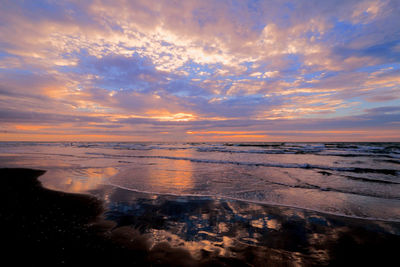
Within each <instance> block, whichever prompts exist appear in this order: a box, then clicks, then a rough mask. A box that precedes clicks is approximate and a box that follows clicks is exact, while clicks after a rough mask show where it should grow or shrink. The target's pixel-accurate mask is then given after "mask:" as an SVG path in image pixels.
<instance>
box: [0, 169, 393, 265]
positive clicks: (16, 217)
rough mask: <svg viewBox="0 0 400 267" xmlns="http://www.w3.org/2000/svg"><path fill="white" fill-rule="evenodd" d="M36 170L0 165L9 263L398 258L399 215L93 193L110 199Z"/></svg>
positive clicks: (383, 261)
mask: <svg viewBox="0 0 400 267" xmlns="http://www.w3.org/2000/svg"><path fill="white" fill-rule="evenodd" d="M41 174H43V171H37V170H29V169H0V177H1V182H2V183H1V187H0V188H1V189H0V190H1V209H0V214H1V218H2V225H3V227H2V229H3V238H2V241H3V247H5V250H3V253H2V254H3V255H5V258H4V260H11V262H12V263H13V265H20V264H21V265H22V264H23V265H26V266H39V265H43V264H50V265H52V266H53V265H61V264H64V265H69V266H78V265H79V266H82V265H95V264H112V265H118V264H125V265H128V266H130V265H133V266H205V265H207V266H210V265H211V266H294V265H304V266H321V265H330V266H343V265H358V266H359V265H367V264H368V265H375V266H389V265H390V264H391V263H393V262H396V260H397V255H396V253H397V250H398V247H399V245H400V224H399V223H393V222H381V221H367V220H358V219H350V218H344V217H339V216H333V215H326V214H320V213H316V212H311V211H305V210H300V209H293V208H284V207H274V206H267V205H259V204H252V203H247V202H242V201H233V200H224V199H215V198H195V197H173V196H154V195H147V194H142V193H134V192H129V191H126V190H122V189H115V188H105V189H103V190H97V191H96V192H92V193H93V194H94V195H97V196H99V198H100V199H106V198H105V195H106V194H107V198H108V199H110V201H109V202H102V201H100V200H98V199H97V198H95V197H93V196H89V195H80V194H70V193H63V192H57V191H52V190H48V189H45V188H43V187H42V186H41V184H40V182H39V181H38V180H37V177H38V176H40V175H41ZM4 245H5V246H4ZM11 255H12V256H11ZM14 255H17V257H15V256H14ZM7 257H8V258H10V259H8V258H7Z"/></svg>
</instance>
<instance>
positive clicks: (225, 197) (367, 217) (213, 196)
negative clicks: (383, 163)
mask: <svg viewBox="0 0 400 267" xmlns="http://www.w3.org/2000/svg"><path fill="white" fill-rule="evenodd" d="M107 185H110V186H113V187H116V188H119V189H122V190H126V191H130V192H135V193H141V194H149V195H159V196H173V197H194V198H218V199H225V200H234V201H243V202H248V203H254V204H260V205H271V206H277V207H286V208H295V209H302V210H307V211H311V212H319V213H323V214H330V215H335V216H341V217H345V218H353V219H362V220H372V221H383V222H400V219H397V218H389V219H387V218H380V217H372V216H360V215H356V214H354V213H353V214H349V210H346V211H344V212H333V211H330V210H326V209H319V208H311V207H307V206H301V205H295V204H285V203H279V202H274V201H267V200H256V199H248V198H241V197H233V196H229V195H223V194H187V193H179V194H178V193H170V192H157V191H148V190H139V189H135V188H130V187H126V186H122V185H118V184H115V183H112V182H109V183H107ZM246 192H255V190H248V191H243V192H242V193H246Z"/></svg>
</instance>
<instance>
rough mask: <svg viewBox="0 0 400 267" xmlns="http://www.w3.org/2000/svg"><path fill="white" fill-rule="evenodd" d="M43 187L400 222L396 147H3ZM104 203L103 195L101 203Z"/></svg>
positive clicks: (1, 163) (6, 160)
mask: <svg viewBox="0 0 400 267" xmlns="http://www.w3.org/2000/svg"><path fill="white" fill-rule="evenodd" d="M0 167H29V168H36V169H44V170H46V171H47V172H46V174H45V175H43V176H42V177H41V178H40V180H41V181H42V183H43V185H44V186H45V187H48V188H51V189H56V190H63V191H67V192H77V193H90V192H95V191H96V190H97V189H98V188H99V187H101V186H104V185H106V186H111V187H115V188H118V189H122V190H128V191H133V192H139V193H146V194H147V193H148V194H152V195H166V196H177V197H184V196H187V197H191V198H193V197H194V198H196V197H198V198H204V197H211V198H215V199H225V200H243V201H245V202H248V203H260V204H269V205H275V206H284V207H294V208H301V209H304V210H310V211H318V212H322V213H328V214H335V215H340V216H346V217H356V218H362V219H374V220H376V219H378V220H383V221H390V222H400V143H115V142H114V143H111V142H105V143H84V142H78V143H70V142H59V143H37V142H36V143H35V142H1V143H0ZM103 198H104V200H105V201H107V196H106V195H104V196H103Z"/></svg>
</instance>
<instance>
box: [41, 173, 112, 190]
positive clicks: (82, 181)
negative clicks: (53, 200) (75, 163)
mask: <svg viewBox="0 0 400 267" xmlns="http://www.w3.org/2000/svg"><path fill="white" fill-rule="evenodd" d="M117 172H118V169H117V168H114V167H107V168H75V169H61V168H60V169H54V170H49V171H47V172H46V173H45V174H44V175H43V176H41V177H40V181H41V182H42V184H43V185H44V186H45V187H46V188H49V189H53V190H61V191H64V192H69V193H86V192H89V191H90V190H95V189H97V188H99V187H101V186H103V185H104V183H105V182H106V180H107V179H108V178H109V177H112V176H114V175H115V174H116V173H117Z"/></svg>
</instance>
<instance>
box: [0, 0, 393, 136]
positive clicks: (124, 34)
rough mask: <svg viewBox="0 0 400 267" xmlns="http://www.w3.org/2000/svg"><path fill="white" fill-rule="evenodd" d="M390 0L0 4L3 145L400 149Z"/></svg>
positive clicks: (0, 127)
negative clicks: (349, 144)
mask: <svg viewBox="0 0 400 267" xmlns="http://www.w3.org/2000/svg"><path fill="white" fill-rule="evenodd" d="M399 18H400V2H399V1H397V0H392V1H391V0H365V1H360V0H354V1H353V0H350V1H349V0H346V1H342V0H338V1H319V0H312V1H295V2H293V1H281V0H268V1H267V0H266V1H258V0H246V1H230V0H229V1H228V0H226V1H225V0H218V1H217V0H204V1H196V0H187V1H167V0H165V1H148V0H135V1H125V0H113V1H109V0H94V1H75V0H71V1H45V0H43V1H18V0H17V1H7V0H5V1H1V2H0V141H13V140H14V141H266V142H272V141H400V35H399V29H400V19H399Z"/></svg>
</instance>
